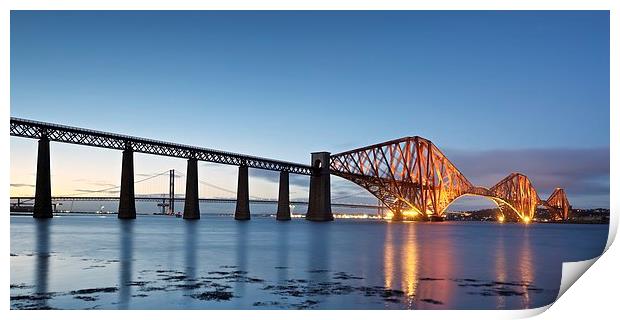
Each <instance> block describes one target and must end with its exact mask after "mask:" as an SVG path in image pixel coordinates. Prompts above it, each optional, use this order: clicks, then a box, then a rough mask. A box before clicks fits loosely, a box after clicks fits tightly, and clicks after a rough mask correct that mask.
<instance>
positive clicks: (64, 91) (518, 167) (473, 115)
mask: <svg viewBox="0 0 620 320" xmlns="http://www.w3.org/2000/svg"><path fill="white" fill-rule="evenodd" d="M609 107H610V106H609V14H608V13H607V12H594V11H590V12H587V11H581V12H580V11H555V12H554V11H545V12H532V11H530V12H527V11H525V12H524V11H519V12H517V11H515V12H475V11H469V12H455V11H445V12H440V11H437V12H432V11H431V12H423V11H420V12H402V11H401V12H346V11H344V12H312V11H311V12H287V11H278V12H269V11H263V12H246V11H239V12H199V11H198V12H196V11H192V12H184V11H176V12H129V11H128V12H114V11H107V12H106V11H100V12H85V11H72V12H63V11H49V12H45V11H40V12H32V11H30V12H29V11H12V12H11V116H15V117H22V118H27V119H34V120H41V121H48V122H56V123H62V124H68V125H72V126H78V127H86V128H92V129H98V130H104V131H110V132H117V133H123V134H128V135H135V136H141V137H148V138H153V139H161V140H166V141H173V142H178V143H185V144H192V145H198V146H204V147H209V148H214V149H221V150H226V151H232V152H239V153H246V154H252V155H257V156H262V157H270V158H276V159H281V160H288V161H295V162H302V163H307V162H309V158H310V152H313V151H331V152H333V153H336V152H340V151H345V150H348V149H352V148H354V147H359V146H364V145H368V144H373V143H377V142H381V141H385V140H391V139H395V138H399V137H402V136H413V135H420V136H423V137H426V138H428V139H430V140H432V141H433V142H434V143H435V144H436V145H437V146H438V147H439V148H440V149H441V150H442V151H444V153H445V154H446V155H447V156H448V158H450V160H451V161H452V162H453V163H454V164H455V165H456V166H457V167H458V168H459V169H460V170H461V171H462V172H463V173H464V174H465V175H466V176H467V177H468V179H469V180H470V181H472V182H473V183H475V184H478V185H484V186H491V185H493V184H494V183H495V182H497V181H499V180H501V178H503V177H504V176H506V175H508V174H509V173H510V172H512V171H519V172H522V173H524V174H526V175H528V176H529V177H530V179H531V180H532V181H533V183H534V186H535V187H536V188H537V189H538V191H539V193H540V195H541V198H546V197H547V196H548V195H549V193H550V192H551V191H552V190H553V188H555V187H556V186H563V187H565V188H566V191H567V193H568V196H569V198H570V200H571V202H572V203H573V206H574V207H609V134H610V132H609ZM51 152H52V179H53V180H52V189H53V191H52V192H53V194H57V195H60V194H72V193H78V192H85V191H87V190H98V189H103V188H107V187H110V186H114V185H118V184H119V181H120V162H121V153H120V151H114V150H104V149H95V148H89V147H83V146H73V145H62V144H57V143H56V144H52V148H51ZM134 157H135V171H136V173H137V174H138V176H137V177H136V179H140V177H141V176H140V175H145V174H151V173H157V172H162V171H165V170H167V169H170V168H175V169H177V170H178V171H180V172H185V171H186V168H185V166H186V162H185V160H182V159H171V158H163V157H155V156H150V155H142V154H135V156H134ZM35 168H36V141H34V140H26V139H21V138H11V194H12V195H31V194H34V189H33V188H32V185H33V184H34V172H35ZM236 170H237V169H236V168H235V167H227V166H221V165H214V164H206V163H202V164H201V166H200V167H199V176H200V179H201V180H203V181H206V182H207V183H209V184H210V185H206V184H201V186H200V188H201V189H200V194H201V196H221V197H231V196H233V195H232V194H230V193H229V192H227V191H224V190H222V189H225V190H235V188H236V183H237V177H236ZM251 175H252V177H251V179H250V181H251V182H250V193H251V194H252V196H255V197H266V198H275V197H276V196H277V184H276V183H277V173H271V172H264V171H259V170H251ZM306 180H307V179H306V178H305V177H301V176H300V177H291V183H292V185H291V188H292V189H291V193H292V194H291V197H292V198H304V197H307V184H308V183H307V181H306ZM161 181H162V182H161V188H159V189H158V188H157V187H156V186H155V187H154V186H150V187H137V189H136V192H137V193H162V192H164V190H165V189H166V186H165V183H166V182H165V177H162V179H161ZM178 185H180V186H181V188H179V189H180V190H179V189H177V190H179V191H180V192H183V190H184V188H183V186H184V177H183V176H182V177H180V178H179V182H178ZM213 185H215V186H217V187H219V189H218V188H216V187H213ZM332 185H333V197H334V198H338V197H339V196H343V195H349V194H355V195H356V196H355V197H348V198H342V199H341V200H339V201H338V202H360V201H364V202H371V203H372V202H373V200H370V196H369V194H365V193H364V192H363V189H361V188H359V187H357V186H355V185H354V184H352V183H350V182H348V181H344V180H342V179H339V178H336V177H334V178H333V179H332ZM149 188H150V189H149ZM154 189H157V190H154ZM490 204H491V203H490V201H488V200H483V199H463V200H459V201H457V202H456V203H455V204H454V208H455V209H461V208H474V207H477V206H490Z"/></svg>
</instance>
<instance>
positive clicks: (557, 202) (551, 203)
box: [543, 188, 571, 220]
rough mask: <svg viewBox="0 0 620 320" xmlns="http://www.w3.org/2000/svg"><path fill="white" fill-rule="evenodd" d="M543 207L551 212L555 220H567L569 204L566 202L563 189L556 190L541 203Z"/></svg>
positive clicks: (566, 198)
mask: <svg viewBox="0 0 620 320" xmlns="http://www.w3.org/2000/svg"><path fill="white" fill-rule="evenodd" d="M543 205H545V206H546V207H547V208H549V210H550V211H551V212H553V213H554V214H555V215H556V217H557V218H560V219H563V220H566V219H568V214H569V212H570V210H571V206H570V202H568V197H567V196H566V192H564V189H562V188H556V189H555V190H554V191H553V193H552V194H551V195H550V196H549V198H548V199H547V201H543Z"/></svg>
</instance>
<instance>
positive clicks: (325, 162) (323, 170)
mask: <svg viewBox="0 0 620 320" xmlns="http://www.w3.org/2000/svg"><path fill="white" fill-rule="evenodd" d="M329 156H330V153H329V152H313V153H312V157H311V165H312V167H313V168H314V172H313V173H312V175H311V176H310V196H309V198H308V212H307V213H306V220H310V221H332V220H334V216H333V215H332V204H331V192H330V177H329Z"/></svg>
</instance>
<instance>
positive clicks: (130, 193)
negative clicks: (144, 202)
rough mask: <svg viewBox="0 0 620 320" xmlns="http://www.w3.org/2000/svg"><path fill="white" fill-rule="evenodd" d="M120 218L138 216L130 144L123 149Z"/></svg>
mask: <svg viewBox="0 0 620 320" xmlns="http://www.w3.org/2000/svg"><path fill="white" fill-rule="evenodd" d="M118 218H119V219H135V218H136V197H135V192H134V181H133V150H132V149H131V147H129V146H128V147H127V148H126V149H125V150H124V151H123V163H122V165H121V198H120V201H119V203H118Z"/></svg>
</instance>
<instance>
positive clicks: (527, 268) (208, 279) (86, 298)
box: [11, 216, 607, 309]
mask: <svg viewBox="0 0 620 320" xmlns="http://www.w3.org/2000/svg"><path fill="white" fill-rule="evenodd" d="M575 234H579V237H575ZM606 236H607V226H606V225H598V226H597V225H594V226H593V225H551V224H548V225H536V224H535V225H529V226H522V225H510V224H505V225H497V224H486V223H471V222H470V223H439V224H429V223H380V222H376V221H343V220H341V221H335V222H333V223H311V222H306V221H303V220H293V221H289V222H277V221H273V220H271V219H267V218H263V219H253V220H252V221H232V220H230V219H226V218H206V219H202V220H199V221H189V220H182V219H175V218H169V217H139V218H138V219H137V220H135V221H124V220H117V219H116V218H115V217H106V218H105V219H99V218H97V217H91V216H75V217H60V218H54V219H52V220H49V221H36V220H34V219H32V218H29V217H11V285H12V286H11V296H12V300H11V307H12V308H14V309H21V308H38V309H45V308H62V309H86V308H100V309H212V308H215V309H248V308H271V309H280V308H283V309H289V308H293V309H294V308H322V309H384V308H387V309H433V308H438V309H451V308H456V309H496V308H497V309H520V308H533V307H539V306H542V305H545V304H548V303H550V302H552V301H553V299H554V298H555V297H556V296H557V291H558V288H559V280H560V276H561V267H560V262H562V261H577V260H583V259H589V258H592V257H594V256H596V255H597V254H600V252H601V251H602V248H603V247H604V244H605V241H606ZM115 270H116V272H114V271H115ZM231 272H239V273H238V274H233V273H231ZM171 276H173V277H171ZM174 277H178V279H179V281H178V282H175V281H176V280H170V281H168V282H166V281H162V279H164V278H166V279H168V278H170V279H172V278H174ZM218 277H219V278H218ZM143 283H144V284H143ZM214 283H215V284H214ZM209 286H211V287H209ZM206 287H209V288H211V289H209V290H210V291H209V290H206V289H205V288H206ZM282 288H284V289H282ZM291 288H292V289H291ZM369 288H370V289H369ZM372 288H374V289H372ZM377 288H385V289H386V290H388V289H389V290H392V289H393V290H397V291H398V290H401V291H402V292H403V293H402V296H399V294H398V292H397V291H396V292H389V291H383V290H384V289H380V290H379V291H377ZM102 289H106V290H108V291H105V290H102ZM79 290H82V291H79ZM88 290H94V291H95V293H89V292H87V291H88ZM373 290H374V291H373ZM76 291H79V292H80V294H77V293H75V292H76ZM206 291H207V292H208V293H210V294H215V295H216V296H215V298H213V299H202V300H201V299H197V298H196V296H197V295H199V294H201V293H204V292H206ZM72 292H73V293H72ZM227 292H230V293H231V295H230V296H229V297H224V298H221V297H219V296H217V295H218V294H223V293H227Z"/></svg>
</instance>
